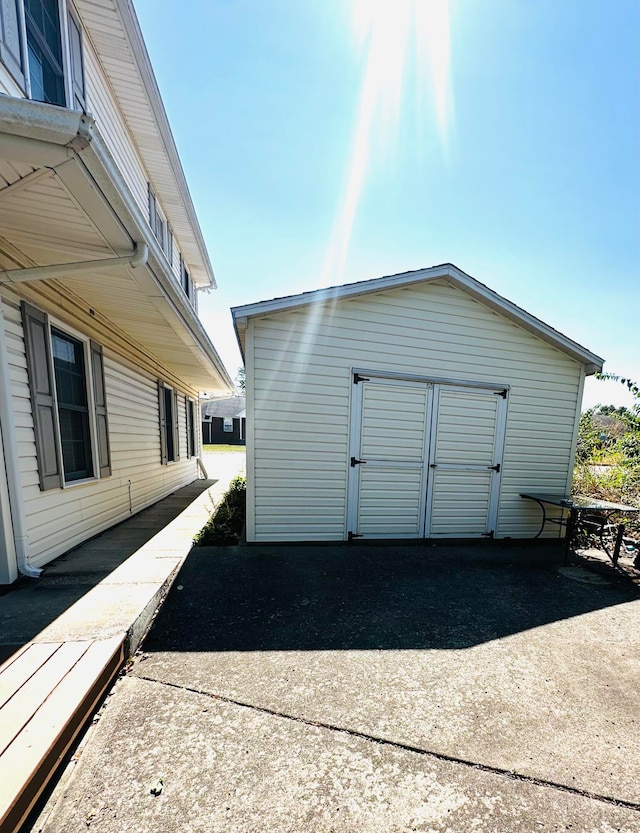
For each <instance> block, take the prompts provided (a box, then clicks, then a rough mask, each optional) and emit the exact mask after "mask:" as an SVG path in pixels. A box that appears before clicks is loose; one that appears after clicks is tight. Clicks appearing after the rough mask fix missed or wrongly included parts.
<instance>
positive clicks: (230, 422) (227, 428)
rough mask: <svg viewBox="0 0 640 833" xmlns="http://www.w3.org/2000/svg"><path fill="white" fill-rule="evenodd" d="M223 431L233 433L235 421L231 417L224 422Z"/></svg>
mask: <svg viewBox="0 0 640 833" xmlns="http://www.w3.org/2000/svg"><path fill="white" fill-rule="evenodd" d="M222 430H223V431H226V432H227V433H230V432H231V431H233V419H232V418H231V417H224V419H223V420H222Z"/></svg>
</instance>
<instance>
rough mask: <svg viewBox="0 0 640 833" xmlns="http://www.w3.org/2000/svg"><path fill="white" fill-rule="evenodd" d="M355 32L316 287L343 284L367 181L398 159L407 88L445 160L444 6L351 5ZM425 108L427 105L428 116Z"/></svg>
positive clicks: (437, 1)
mask: <svg viewBox="0 0 640 833" xmlns="http://www.w3.org/2000/svg"><path fill="white" fill-rule="evenodd" d="M352 30H353V36H354V41H355V45H356V48H357V49H358V51H359V52H360V53H361V54H362V62H363V71H362V85H361V91H360V97H359V102H358V106H357V112H356V119H355V124H354V129H353V140H352V144H351V155H350V162H349V172H348V175H347V178H346V184H345V188H344V191H343V194H342V198H341V202H340V205H339V207H338V210H337V212H336V219H335V224H334V228H333V232H332V237H331V242H330V245H329V249H328V252H327V257H326V259H325V264H324V268H323V270H322V275H321V276H320V284H321V285H323V284H324V285H326V283H339V282H340V281H341V280H342V279H343V275H344V270H345V263H346V259H347V255H348V252H349V245H350V242H351V237H352V233H353V227H354V223H355V220H356V215H357V211H358V205H359V203H360V200H361V196H362V191H363V188H364V186H365V183H366V180H367V176H368V174H370V172H371V171H372V170H373V169H374V166H376V165H384V164H387V163H388V162H389V161H390V160H393V158H394V156H395V150H396V140H397V135H398V130H399V129H400V121H401V108H402V104H403V98H404V95H405V93H406V90H407V87H408V86H409V83H410V82H411V83H412V84H415V87H416V90H417V100H418V102H419V124H420V132H421V135H424V134H426V132H427V131H431V132H433V131H435V132H436V133H437V135H438V138H439V142H440V145H441V147H442V152H443V155H444V156H445V157H446V156H447V152H448V145H449V132H450V127H451V123H452V117H453V94H452V88H451V46H450V44H451V33H450V15H449V0H352ZM410 71H412V72H414V73H415V78H411V77H410V75H409V72H410ZM422 102H425V103H427V104H430V105H431V106H430V110H431V111H432V115H430V114H429V112H428V110H427V108H426V107H423V106H422ZM419 140H420V136H418V141H419Z"/></svg>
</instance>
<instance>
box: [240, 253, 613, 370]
mask: <svg viewBox="0 0 640 833" xmlns="http://www.w3.org/2000/svg"><path fill="white" fill-rule="evenodd" d="M442 280H446V281H448V282H449V283H451V284H453V285H454V286H458V287H459V288H460V289H463V290H464V291H465V292H467V293H468V294H469V295H471V296H472V297H473V298H475V299H476V300H478V301H480V302H481V303H483V304H485V305H486V306H488V307H491V309H493V310H495V311H496V312H498V313H499V314H500V315H503V316H504V317H505V318H508V319H509V320H511V321H513V322H514V323H515V324H518V325H519V326H520V327H523V328H524V329H525V330H529V332H531V333H533V334H534V335H536V336H538V337H539V338H541V339H542V340H543V341H546V342H547V343H549V344H551V345H552V346H553V347H555V348H556V349H558V350H561V351H562V352H564V353H566V354H568V355H569V356H571V357H572V358H573V359H575V360H576V361H578V362H580V364H582V365H584V367H585V373H586V374H587V375H589V374H592V373H596V372H599V371H601V370H602V366H603V364H604V359H602V358H600V356H597V355H596V354H595V353H592V352H591V351H590V350H587V349H586V348H585V347H582V346H581V345H580V344H578V343H577V342H575V341H572V340H571V339H570V338H568V337H567V336H565V335H563V334H562V333H560V332H558V331H557V330H554V329H553V327H550V326H549V325H548V324H545V323H544V322H543V321H540V319H539V318H536V317H535V316H533V315H530V314H529V313H528V312H526V311H525V310H523V309H521V307H518V306H516V304H513V303H512V302H511V301H508V300H507V299H506V298H503V297H502V295H498V293H497V292H494V291H493V290H492V289H489V287H488V286H485V285H484V284H482V283H480V281H477V280H476V279H475V278H472V277H471V276H470V275H467V273H466V272H463V271H462V270H461V269H458V267H457V266H454V265H453V264H452V263H444V264H441V265H439V266H432V267H431V268H429V269H417V270H415V271H413V272H402V273H400V274H398V275H387V276H386V277H382V278H374V279H373V280H369V281H359V282H358V283H349V284H343V285H342V286H331V287H327V288H326V289H316V290H314V291H312V292H303V293H301V294H299V295H289V296H287V297H284V298H273V299H272V300H269V301H261V302H259V303H256V304H247V305H245V306H241V307H233V309H232V310H231V314H232V316H233V323H234V327H235V330H236V336H237V339H238V343H239V345H240V350H241V352H242V355H243V357H244V343H245V333H246V328H247V323H248V321H249V319H251V318H259V317H262V316H266V315H274V314H277V313H279V312H287V311H291V310H296V309H302V308H304V307H308V306H311V305H316V304H330V303H333V302H335V301H338V300H342V299H347V298H353V297H356V296H360V295H368V294H371V293H374V292H383V291H384V290H386V289H398V288H400V287H403V286H411V285H412V284H418V283H429V282H432V281H442Z"/></svg>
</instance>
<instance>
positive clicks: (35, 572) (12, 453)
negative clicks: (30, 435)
mask: <svg viewBox="0 0 640 833" xmlns="http://www.w3.org/2000/svg"><path fill="white" fill-rule="evenodd" d="M7 356H8V353H7V340H6V336H5V331H4V316H3V315H2V310H1V309H0V425H2V437H3V445H4V461H5V468H6V471H7V486H8V490H9V503H10V505H11V523H12V526H13V540H14V542H15V547H16V558H17V561H18V570H19V571H20V572H21V573H22V575H23V576H28V577H29V578H38V577H39V576H40V573H41V572H42V570H40V569H39V568H38V567H33V566H32V565H31V564H30V563H29V537H28V535H27V521H26V517H25V514H24V504H23V501H22V482H21V479H20V466H19V463H18V440H17V437H16V423H15V419H14V416H13V408H12V406H11V404H12V401H13V399H12V392H11V379H10V378H9V368H8V366H7Z"/></svg>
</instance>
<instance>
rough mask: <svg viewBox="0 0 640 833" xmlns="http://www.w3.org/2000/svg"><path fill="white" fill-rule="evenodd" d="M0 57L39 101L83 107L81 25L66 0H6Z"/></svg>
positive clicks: (0, 8) (0, 15) (0, 6)
mask: <svg viewBox="0 0 640 833" xmlns="http://www.w3.org/2000/svg"><path fill="white" fill-rule="evenodd" d="M65 20H66V25H65ZM25 43H26V54H25V49H24V44H25ZM0 60H1V61H2V62H3V64H4V65H5V66H6V67H7V69H8V70H9V72H10V73H11V74H12V75H13V77H14V78H15V80H16V81H17V82H18V84H19V85H20V86H21V87H22V89H23V90H24V93H25V95H27V96H29V97H30V98H32V99H34V100H35V101H44V102H46V103H47V104H56V105H59V106H61V107H67V106H68V107H72V108H74V109H77V110H84V109H85V88H84V65H83V56H82V27H81V26H80V23H79V22H78V20H77V19H76V18H75V17H74V15H73V14H72V13H71V11H70V8H69V4H68V3H67V2H66V0H2V2H0Z"/></svg>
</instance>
